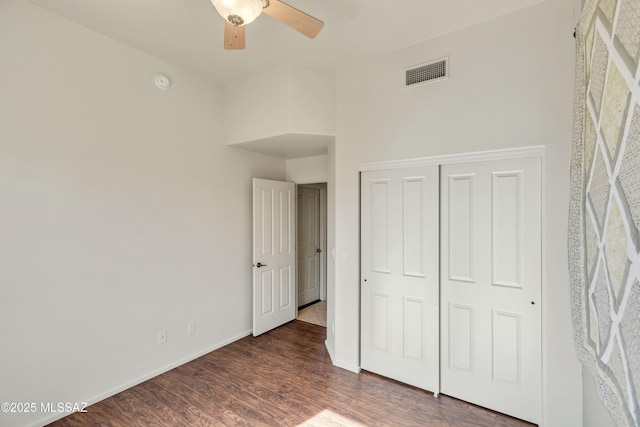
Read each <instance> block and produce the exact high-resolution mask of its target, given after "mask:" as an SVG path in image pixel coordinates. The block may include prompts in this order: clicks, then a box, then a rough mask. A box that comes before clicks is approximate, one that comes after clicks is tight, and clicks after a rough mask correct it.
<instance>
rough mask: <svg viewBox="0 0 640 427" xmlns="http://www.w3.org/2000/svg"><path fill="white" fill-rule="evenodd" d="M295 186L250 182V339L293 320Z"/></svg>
mask: <svg viewBox="0 0 640 427" xmlns="http://www.w3.org/2000/svg"><path fill="white" fill-rule="evenodd" d="M295 205H296V199H295V185H294V184H293V183H290V182H281V181H271V180H266V179H257V178H254V180H253V335H254V336H258V335H260V334H262V333H264V332H267V331H269V330H271V329H273V328H276V327H278V326H280V325H282V324H284V323H286V322H289V321H291V320H293V319H294V318H295V317H296V253H295V244H296V243H295V242H296V237H295V236H296V233H295V212H296V208H295Z"/></svg>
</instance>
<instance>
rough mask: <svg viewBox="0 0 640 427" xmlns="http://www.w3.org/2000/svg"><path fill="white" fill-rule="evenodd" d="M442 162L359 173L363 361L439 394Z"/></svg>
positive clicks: (377, 370) (374, 369) (382, 372)
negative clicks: (439, 254) (439, 204)
mask: <svg viewBox="0 0 640 427" xmlns="http://www.w3.org/2000/svg"><path fill="white" fill-rule="evenodd" d="M438 191H439V190H438V167H437V166H429V167H421V168H408V169H401V170H400V169H396V170H389V171H376V172H364V173H362V175H361V202H362V204H361V227H362V230H361V231H362V240H361V245H362V246H361V248H362V253H361V260H362V266H361V267H362V270H361V298H362V307H361V310H362V311H361V315H362V319H361V326H362V329H361V340H362V341H361V366H362V368H363V369H366V370H368V371H371V372H375V373H378V374H380V375H384V376H386V377H390V378H393V379H396V380H398V381H402V382H404V383H407V384H411V385H414V386H416V387H420V388H423V389H426V390H430V391H432V392H434V393H437V392H438V391H439V378H438V375H439V338H438V327H439V326H438V321H439V317H438V316H439V312H438V268H439V261H438Z"/></svg>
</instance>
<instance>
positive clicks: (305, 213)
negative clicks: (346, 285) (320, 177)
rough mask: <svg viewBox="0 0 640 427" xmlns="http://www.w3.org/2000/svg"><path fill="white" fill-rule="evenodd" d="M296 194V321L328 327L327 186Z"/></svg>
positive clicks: (304, 187) (301, 188) (300, 187)
mask: <svg viewBox="0 0 640 427" xmlns="http://www.w3.org/2000/svg"><path fill="white" fill-rule="evenodd" d="M296 193H297V196H296V197H297V203H296V206H297V212H296V229H297V233H296V235H297V238H296V239H297V251H296V252H297V272H298V273H297V279H298V280H297V307H298V316H297V318H298V319H299V320H303V321H306V322H310V323H314V324H317V325H321V326H325V327H326V324H327V302H326V299H327V297H326V295H327V279H326V276H327V256H326V254H327V251H326V246H327V184H326V183H314V184H300V185H298V186H297V192H296Z"/></svg>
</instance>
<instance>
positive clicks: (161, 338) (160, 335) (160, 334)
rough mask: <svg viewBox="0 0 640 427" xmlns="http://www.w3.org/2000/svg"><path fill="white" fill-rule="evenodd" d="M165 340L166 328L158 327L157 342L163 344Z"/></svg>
mask: <svg viewBox="0 0 640 427" xmlns="http://www.w3.org/2000/svg"><path fill="white" fill-rule="evenodd" d="M166 342H167V330H166V329H160V330H159V331H158V344H164V343H166Z"/></svg>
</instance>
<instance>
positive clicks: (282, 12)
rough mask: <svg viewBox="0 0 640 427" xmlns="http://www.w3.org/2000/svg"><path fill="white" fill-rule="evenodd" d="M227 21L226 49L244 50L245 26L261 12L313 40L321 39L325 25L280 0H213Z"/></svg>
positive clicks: (225, 28)
mask: <svg viewBox="0 0 640 427" xmlns="http://www.w3.org/2000/svg"><path fill="white" fill-rule="evenodd" d="M211 3H213V6H214V7H215V8H216V10H217V11H218V13H219V14H220V15H221V16H222V17H223V18H224V19H225V21H226V22H225V27H224V48H225V49H229V50H233V49H244V45H245V41H244V40H245V34H244V26H245V25H247V24H249V23H251V22H253V20H254V19H256V18H257V17H258V16H259V15H260V14H261V13H262V12H264V13H266V14H267V15H269V16H271V17H272V18H275V19H277V20H278V21H280V22H282V23H283V24H285V25H288V26H289V27H291V28H293V29H294V30H296V31H298V32H299V33H302V34H304V35H305V36H307V37H309V38H310V39H312V38H315V36H317V35H318V33H319V32H320V30H321V29H322V27H323V26H324V22H322V21H321V20H319V19H316V18H314V17H313V16H311V15H308V14H306V13H304V12H302V11H301V10H298V9H296V8H295V7H293V6H289V5H288V4H286V3H283V2H281V1H280V0H211Z"/></svg>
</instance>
